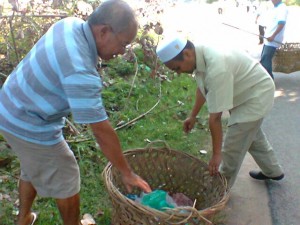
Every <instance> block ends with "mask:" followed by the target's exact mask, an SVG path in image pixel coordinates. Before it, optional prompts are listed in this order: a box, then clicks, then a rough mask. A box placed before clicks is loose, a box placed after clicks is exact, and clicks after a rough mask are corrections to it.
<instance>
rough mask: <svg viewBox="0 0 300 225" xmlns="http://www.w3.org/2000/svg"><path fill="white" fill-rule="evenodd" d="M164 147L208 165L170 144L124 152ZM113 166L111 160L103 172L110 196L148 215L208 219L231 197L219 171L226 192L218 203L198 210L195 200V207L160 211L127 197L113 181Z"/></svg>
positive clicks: (129, 151)
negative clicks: (207, 217) (207, 216)
mask: <svg viewBox="0 0 300 225" xmlns="http://www.w3.org/2000/svg"><path fill="white" fill-rule="evenodd" d="M162 149H164V151H170V152H172V153H175V154H180V155H185V156H187V157H191V158H193V160H197V161H198V162H199V163H202V164H205V165H206V166H208V165H207V163H205V162H204V161H203V160H201V159H200V158H197V157H195V156H193V155H191V154H189V153H186V152H182V151H179V150H175V149H170V148H169V147H168V146H165V147H146V148H136V149H128V150H126V151H124V152H123V153H124V155H125V156H128V155H133V154H136V153H139V152H142V151H143V153H144V152H151V151H160V150H162ZM112 167H113V165H112V164H111V163H110V162H108V163H107V165H106V166H105V168H104V170H103V173H102V175H103V177H104V183H105V186H106V188H107V190H108V191H109V192H111V193H110V196H111V194H113V195H116V196H117V197H118V198H119V199H120V200H122V201H123V202H125V203H126V204H129V205H130V206H131V207H134V208H138V209H139V210H141V211H143V213H145V214H147V215H148V216H152V215H153V214H155V215H158V216H160V217H163V218H172V219H174V218H176V219H177V220H182V219H184V218H185V219H186V217H187V216H188V217H191V216H197V217H199V218H201V219H202V220H206V219H205V218H204V216H206V215H208V214H210V213H212V212H216V211H219V210H221V209H223V208H224V207H225V205H226V203H227V201H228V199H229V188H228V187H227V180H226V178H225V177H224V175H222V174H220V173H219V174H218V178H219V179H220V180H221V183H222V185H223V187H224V192H223V193H222V198H221V200H220V201H219V202H218V203H216V204H214V205H212V206H210V207H207V208H205V209H201V210H198V209H196V208H195V202H194V206H193V207H191V206H184V207H182V206H181V207H176V208H173V209H167V210H165V211H159V210H157V209H154V208H151V207H147V206H144V205H142V204H139V203H137V202H135V201H133V200H131V199H129V198H127V197H126V196H125V195H123V194H122V193H121V192H120V191H119V189H118V188H117V187H116V186H115V185H114V183H113V182H112V181H111V174H110V173H111V169H112ZM111 197H112V196H111ZM182 210H185V211H184V212H185V213H182ZM178 212H181V213H180V214H178Z"/></svg>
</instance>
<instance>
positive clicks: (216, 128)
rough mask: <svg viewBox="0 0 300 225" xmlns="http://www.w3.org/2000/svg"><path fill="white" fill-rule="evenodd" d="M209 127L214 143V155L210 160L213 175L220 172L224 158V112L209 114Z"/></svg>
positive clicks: (210, 170)
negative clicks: (222, 152) (222, 151)
mask: <svg viewBox="0 0 300 225" xmlns="http://www.w3.org/2000/svg"><path fill="white" fill-rule="evenodd" d="M209 128H210V132H211V137H212V145H213V155H212V157H211V160H210V161H209V165H208V167H209V172H210V174H211V175H216V174H218V171H219V165H220V163H221V160H222V156H221V150H222V140H223V131H222V112H220V113H211V114H209Z"/></svg>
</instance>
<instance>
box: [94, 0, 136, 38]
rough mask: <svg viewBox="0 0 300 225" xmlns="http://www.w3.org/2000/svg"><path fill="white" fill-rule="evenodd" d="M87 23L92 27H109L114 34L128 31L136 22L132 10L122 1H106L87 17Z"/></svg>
mask: <svg viewBox="0 0 300 225" xmlns="http://www.w3.org/2000/svg"><path fill="white" fill-rule="evenodd" d="M88 23H89V25H90V26H94V25H109V26H111V28H112V29H113V32H115V33H121V32H123V31H125V30H126V29H128V28H129V27H130V26H131V25H132V24H136V23H137V20H136V17H135V14H134V11H133V9H132V8H131V7H130V6H129V5H128V4H127V3H126V2H125V1H122V0H106V1H104V2H102V3H101V4H100V6H98V7H97V8H96V9H95V11H94V12H93V13H92V14H91V15H90V16H89V18H88Z"/></svg>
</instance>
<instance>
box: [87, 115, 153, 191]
mask: <svg viewBox="0 0 300 225" xmlns="http://www.w3.org/2000/svg"><path fill="white" fill-rule="evenodd" d="M90 127H91V129H92V131H93V134H94V136H95V138H96V140H97V143H98V144H99V146H100V148H101V149H102V152H103V153H104V155H105V156H106V158H107V159H108V160H109V161H110V162H111V163H112V165H114V166H115V167H116V168H117V169H118V170H119V171H120V173H121V174H122V177H123V182H124V184H125V186H126V188H127V190H128V191H129V192H130V191H131V187H132V186H138V187H140V188H141V189H143V190H144V191H145V192H150V191H151V189H150V187H149V185H148V184H147V183H146V182H145V181H144V180H142V179H141V178H140V177H139V176H137V175H136V174H134V173H133V171H132V170H131V168H130V166H129V164H128V162H127V160H126V159H125V157H124V155H123V152H122V149H121V144H120V141H119V138H118V136H117V133H116V132H115V130H114V129H113V127H112V126H111V125H110V122H109V121H108V120H105V121H102V122H98V123H93V124H90Z"/></svg>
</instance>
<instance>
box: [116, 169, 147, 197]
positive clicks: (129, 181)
mask: <svg viewBox="0 0 300 225" xmlns="http://www.w3.org/2000/svg"><path fill="white" fill-rule="evenodd" d="M122 180H123V183H124V185H125V187H126V189H127V191H128V192H131V191H132V187H134V186H136V187H139V188H141V189H142V190H143V191H144V192H146V193H149V192H151V191H152V190H151V188H150V186H149V184H148V183H147V182H146V181H144V180H143V179H142V178H141V177H140V176H138V175H136V174H135V173H133V172H132V173H130V174H129V175H123V176H122Z"/></svg>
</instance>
